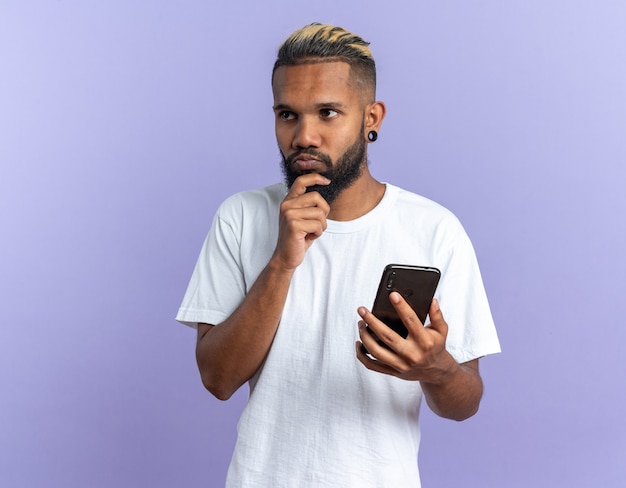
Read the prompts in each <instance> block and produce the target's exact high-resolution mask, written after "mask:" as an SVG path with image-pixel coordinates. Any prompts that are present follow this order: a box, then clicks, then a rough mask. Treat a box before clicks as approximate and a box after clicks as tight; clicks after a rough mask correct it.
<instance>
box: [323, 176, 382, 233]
mask: <svg viewBox="0 0 626 488" xmlns="http://www.w3.org/2000/svg"><path fill="white" fill-rule="evenodd" d="M384 194H385V185H383V184H382V183H381V182H379V181H377V180H375V179H374V177H373V176H372V175H371V173H370V172H369V168H368V167H367V164H364V168H363V173H362V174H361V176H360V177H359V179H358V180H356V181H355V182H354V184H352V185H351V186H350V187H348V188H346V189H345V190H344V191H342V192H341V194H340V195H339V196H338V197H337V199H336V200H335V201H334V202H333V204H332V205H331V206H330V213H329V214H328V218H329V219H330V220H337V221H347V220H354V219H358V218H359V217H362V216H363V215H365V214H366V213H368V212H369V211H370V210H372V209H373V208H374V207H375V206H376V205H378V203H379V202H380V201H381V200H382V198H383V195H384Z"/></svg>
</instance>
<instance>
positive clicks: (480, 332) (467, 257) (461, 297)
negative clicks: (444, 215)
mask: <svg viewBox="0 0 626 488" xmlns="http://www.w3.org/2000/svg"><path fill="white" fill-rule="evenodd" d="M446 234H447V235H446V236H445V240H446V241H447V243H448V244H449V246H445V247H446V248H447V257H446V260H447V262H446V263H445V265H444V266H443V267H442V269H443V270H445V271H444V272H443V273H442V277H441V281H440V283H439V288H438V292H437V296H438V297H439V303H440V306H441V311H442V312H443V316H444V319H445V320H446V322H447V324H448V327H449V329H448V337H447V340H446V348H447V349H448V351H449V352H450V354H452V356H453V357H454V358H455V359H456V361H457V362H459V363H464V362H467V361H471V360H472V359H476V358H480V357H482V356H486V355H488V354H494V353H498V352H500V343H499V340H498V336H497V333H496V328H495V325H494V321H493V317H492V314H491V309H490V307H489V302H488V300H487V294H486V292H485V287H484V285H483V280H482V276H481V273H480V269H479V267H478V262H477V259H476V254H475V251H474V247H473V246H472V243H471V241H470V239H469V237H468V236H467V234H466V232H465V230H464V229H463V227H462V225H461V223H460V222H458V220H456V218H454V219H453V221H452V222H451V225H450V226H449V227H448V229H447V232H446Z"/></svg>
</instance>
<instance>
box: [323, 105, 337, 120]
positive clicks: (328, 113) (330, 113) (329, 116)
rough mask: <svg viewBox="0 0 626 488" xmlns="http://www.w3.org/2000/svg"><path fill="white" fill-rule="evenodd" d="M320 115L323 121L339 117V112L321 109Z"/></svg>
mask: <svg viewBox="0 0 626 488" xmlns="http://www.w3.org/2000/svg"><path fill="white" fill-rule="evenodd" d="M320 115H321V116H322V118H324V119H333V118H335V117H337V115H339V112H337V111H336V110H333V109H332V108H323V109H322V110H320Z"/></svg>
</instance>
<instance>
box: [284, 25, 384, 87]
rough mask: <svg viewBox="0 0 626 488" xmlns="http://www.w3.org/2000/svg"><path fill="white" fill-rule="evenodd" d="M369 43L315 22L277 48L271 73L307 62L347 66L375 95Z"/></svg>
mask: <svg viewBox="0 0 626 488" xmlns="http://www.w3.org/2000/svg"><path fill="white" fill-rule="evenodd" d="M369 44H370V43H369V42H367V41H365V40H363V38H362V37H360V36H357V35H356V34H353V33H351V32H349V31H347V30H346V29H344V28H343V27H337V26H334V25H329V24H320V23H318V22H314V23H312V24H309V25H306V26H304V27H303V28H301V29H299V30H297V31H296V32H294V33H293V34H291V35H290V36H289V37H288V38H287V40H285V42H283V44H282V45H281V46H280V48H279V49H278V56H277V58H276V62H275V63H274V69H273V70H272V79H274V73H275V72H276V70H277V69H278V68H279V67H281V66H296V65H300V64H308V63H324V62H326V63H330V62H335V61H343V62H345V63H348V64H349V65H350V68H351V72H352V74H353V76H354V78H355V80H356V81H357V82H358V83H359V84H360V85H363V86H365V87H369V88H370V89H371V90H372V95H374V93H375V92H376V63H375V62H374V56H372V51H370V48H369Z"/></svg>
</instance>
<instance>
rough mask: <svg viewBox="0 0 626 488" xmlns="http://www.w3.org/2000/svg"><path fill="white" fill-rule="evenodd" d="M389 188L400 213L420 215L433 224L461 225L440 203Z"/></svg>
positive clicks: (401, 189) (392, 186) (400, 189)
mask: <svg viewBox="0 0 626 488" xmlns="http://www.w3.org/2000/svg"><path fill="white" fill-rule="evenodd" d="M387 188H388V190H389V191H390V192H391V193H392V194H393V195H394V200H395V202H394V203H395V206H396V208H397V210H398V211H399V212H406V213H409V214H411V215H419V217H420V218H422V219H425V220H429V221H431V222H432V223H433V224H450V225H453V226H456V225H460V222H459V219H458V218H457V217H456V215H455V214H454V213H453V212H452V211H451V210H449V209H448V208H446V207H444V206H443V205H441V204H440V203H437V202H435V201H434V200H431V199H430V198H427V197H425V196H422V195H418V194H417V193H414V192H412V191H408V190H405V189H403V188H400V187H398V186H395V185H390V184H389V183H387Z"/></svg>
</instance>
